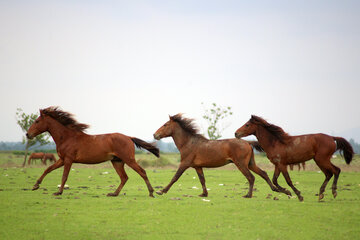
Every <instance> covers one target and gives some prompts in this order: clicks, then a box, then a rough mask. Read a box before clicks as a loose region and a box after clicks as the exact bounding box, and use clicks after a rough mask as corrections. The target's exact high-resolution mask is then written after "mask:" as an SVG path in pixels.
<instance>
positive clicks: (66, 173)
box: [53, 159, 72, 196]
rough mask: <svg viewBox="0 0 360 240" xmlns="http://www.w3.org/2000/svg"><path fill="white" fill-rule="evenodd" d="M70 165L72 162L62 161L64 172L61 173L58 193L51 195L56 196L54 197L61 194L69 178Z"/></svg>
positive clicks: (68, 160)
mask: <svg viewBox="0 0 360 240" xmlns="http://www.w3.org/2000/svg"><path fill="white" fill-rule="evenodd" d="M71 165H72V160H70V159H67V160H65V161H64V172H63V175H62V179H61V186H60V188H59V191H57V192H55V193H53V195H55V196H56V195H61V194H62V193H63V190H64V186H65V183H66V180H67V178H68V176H69V172H70V168H71Z"/></svg>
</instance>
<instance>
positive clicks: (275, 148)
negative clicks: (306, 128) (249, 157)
mask: <svg viewBox="0 0 360 240" xmlns="http://www.w3.org/2000/svg"><path fill="white" fill-rule="evenodd" d="M248 135H255V136H256V137H257V139H258V141H259V144H260V146H261V147H262V148H263V149H264V151H265V152H266V155H267V157H268V159H269V160H270V161H271V162H272V163H273V164H274V165H275V171H274V177H273V183H274V185H275V186H277V187H278V188H279V190H280V191H282V192H284V193H286V194H288V195H291V193H290V192H289V191H288V190H286V189H284V188H282V187H280V186H279V184H278V182H277V178H278V177H279V174H280V172H281V173H282V174H283V175H284V177H285V180H286V182H287V184H288V185H289V186H290V187H291V188H292V189H293V190H294V192H295V194H296V195H297V196H298V198H299V200H300V201H303V199H304V198H303V197H302V196H301V194H300V191H299V190H297V189H296V188H295V187H294V185H293V184H292V182H291V179H290V176H289V173H288V171H287V165H288V164H294V163H301V162H305V161H308V160H310V159H314V160H315V162H316V164H317V165H318V166H319V168H320V169H321V171H322V172H323V173H324V174H325V181H324V183H323V184H322V185H321V187H320V193H319V201H320V200H321V199H323V198H324V191H325V187H326V185H327V183H328V182H329V181H330V179H331V177H332V176H333V175H335V176H334V182H333V185H332V194H333V196H334V198H335V197H336V196H337V192H336V189H337V186H336V185H337V181H338V178H339V174H340V171H341V170H340V168H338V167H336V166H335V165H333V164H332V163H331V162H330V159H331V157H332V155H333V153H334V152H335V151H336V150H340V151H343V153H344V157H345V161H346V163H347V164H350V162H351V160H352V158H353V155H354V151H353V149H352V147H351V145H350V144H349V142H348V141H346V140H345V139H344V138H341V137H332V136H329V135H326V134H322V133H318V134H307V135H300V136H290V135H288V134H287V133H286V132H284V130H283V129H282V128H280V127H278V126H276V125H273V124H270V123H268V122H266V121H265V120H264V119H262V118H261V117H257V116H254V115H252V116H251V118H250V120H249V121H248V122H247V123H245V124H244V125H243V126H242V127H240V128H239V129H238V130H237V131H236V132H235V136H236V137H237V138H241V137H245V136H248ZM335 142H336V143H335Z"/></svg>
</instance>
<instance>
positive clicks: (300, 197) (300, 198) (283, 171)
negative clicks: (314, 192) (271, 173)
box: [279, 164, 304, 202]
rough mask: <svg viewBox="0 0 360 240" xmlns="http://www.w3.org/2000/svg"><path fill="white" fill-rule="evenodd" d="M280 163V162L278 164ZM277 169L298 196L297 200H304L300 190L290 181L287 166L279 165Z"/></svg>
mask: <svg viewBox="0 0 360 240" xmlns="http://www.w3.org/2000/svg"><path fill="white" fill-rule="evenodd" d="M279 165H280V164H279ZM279 169H280V171H281V173H282V174H283V176H284V178H285V180H286V182H287V184H288V185H289V186H290V187H291V188H292V190H293V191H294V192H295V194H296V195H297V196H298V198H299V201H300V202H302V201H304V198H303V196H301V192H300V191H299V190H298V189H297V188H296V187H295V186H294V185H293V183H292V181H291V178H290V175H289V173H288V171H287V166H286V165H282V164H281V165H280V166H279Z"/></svg>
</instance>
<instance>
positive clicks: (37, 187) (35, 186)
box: [32, 184, 40, 191]
mask: <svg viewBox="0 0 360 240" xmlns="http://www.w3.org/2000/svg"><path fill="white" fill-rule="evenodd" d="M39 187H40V186H39V184H35V185H34V186H33V188H32V190H33V191H34V190H37V189H39Z"/></svg>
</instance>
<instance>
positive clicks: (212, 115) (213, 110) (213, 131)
mask: <svg viewBox="0 0 360 240" xmlns="http://www.w3.org/2000/svg"><path fill="white" fill-rule="evenodd" d="M201 104H202V105H203V106H204V103H201ZM232 114H233V113H232V112H231V107H222V106H218V105H217V104H216V103H213V104H212V105H211V107H210V108H205V113H204V115H203V118H204V119H205V120H206V121H207V122H208V124H209V126H208V128H207V134H208V136H209V138H210V139H213V140H216V139H219V138H221V133H222V131H224V129H225V128H226V127H223V126H221V125H220V121H221V120H223V119H224V118H226V117H228V116H230V115H232Z"/></svg>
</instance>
